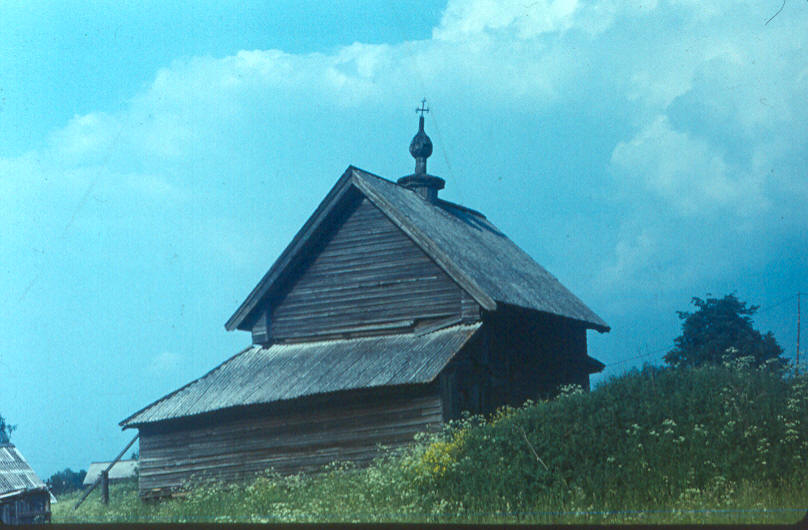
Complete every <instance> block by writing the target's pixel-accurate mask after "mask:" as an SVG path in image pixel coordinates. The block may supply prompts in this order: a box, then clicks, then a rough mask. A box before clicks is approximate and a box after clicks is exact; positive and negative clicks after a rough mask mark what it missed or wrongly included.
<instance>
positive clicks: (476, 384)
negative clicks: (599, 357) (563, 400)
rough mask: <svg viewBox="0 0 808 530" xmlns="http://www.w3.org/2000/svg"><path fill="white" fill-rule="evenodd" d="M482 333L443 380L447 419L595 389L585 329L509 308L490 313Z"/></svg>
mask: <svg viewBox="0 0 808 530" xmlns="http://www.w3.org/2000/svg"><path fill="white" fill-rule="evenodd" d="M481 331H482V332H481V333H480V334H479V335H478V337H477V338H476V340H474V341H473V342H471V343H469V344H468V345H467V346H466V348H464V350H463V352H462V354H461V355H458V356H457V357H456V358H455V359H454V360H453V361H452V363H451V364H450V365H449V366H448V367H447V368H446V369H445V370H444V373H442V374H441V384H442V387H441V389H442V393H443V394H442V396H443V401H444V418H445V419H452V418H456V417H458V416H459V415H460V413H461V411H463V410H468V411H470V412H473V413H482V414H488V413H491V412H493V411H495V410H496V409H497V408H498V407H501V406H503V405H510V406H520V405H522V403H524V402H525V400H527V399H534V400H535V399H538V398H546V397H550V396H552V395H553V394H555V393H556V392H557V390H558V388H559V387H560V386H561V385H565V384H578V385H581V386H582V387H583V388H584V389H586V390H588V389H589V374H588V373H587V372H586V367H585V362H584V361H585V359H586V358H587V355H586V328H585V327H584V326H583V325H582V324H580V323H576V322H575V321H572V320H570V319H566V318H562V317H557V316H554V315H548V314H544V313H539V312H536V311H529V310H523V309H518V308H513V307H507V306H503V307H501V308H500V309H499V310H498V311H497V312H495V313H486V315H485V317H484V325H483V329H482V330H481Z"/></svg>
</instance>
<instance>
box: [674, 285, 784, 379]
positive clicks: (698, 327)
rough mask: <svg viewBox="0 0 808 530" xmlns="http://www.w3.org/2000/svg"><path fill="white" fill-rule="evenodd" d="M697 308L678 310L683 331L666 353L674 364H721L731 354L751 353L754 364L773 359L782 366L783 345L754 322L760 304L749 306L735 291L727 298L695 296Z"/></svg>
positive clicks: (736, 356)
mask: <svg viewBox="0 0 808 530" xmlns="http://www.w3.org/2000/svg"><path fill="white" fill-rule="evenodd" d="M691 302H692V304H693V305H695V306H696V308H697V310H696V311H694V312H692V313H691V312H688V311H677V313H678V314H679V318H680V319H681V320H682V334H681V335H679V336H678V337H676V338H675V339H674V341H673V342H674V345H675V347H674V348H673V349H672V350H671V351H669V352H668V353H667V354H666V355H665V362H666V363H668V364H671V365H673V366H700V365H703V364H717V363H720V362H722V361H724V360H726V359H727V358H730V359H731V358H739V357H747V356H748V357H751V358H752V364H753V365H754V366H761V365H763V364H764V363H766V362H767V361H770V360H773V361H775V362H776V365H777V366H779V367H782V366H784V365H785V360H784V359H783V358H782V357H781V355H782V353H783V348H781V347H780V345H779V344H777V341H776V340H775V338H774V335H773V334H772V332H771V331H769V332H767V333H766V334H765V335H761V334H760V332H759V331H758V330H756V329H755V328H754V327H753V326H752V315H754V314H755V312H756V311H757V310H758V308H759V306H755V305H752V306H747V305H746V302H742V301H740V300H738V298H737V297H736V296H735V294H734V293H733V294H728V295H726V296H724V297H723V298H720V299H719V298H709V297H708V298H707V299H706V300H702V299H701V298H696V297H694V298H693V299H692V301H691Z"/></svg>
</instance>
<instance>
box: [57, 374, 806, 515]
mask: <svg viewBox="0 0 808 530" xmlns="http://www.w3.org/2000/svg"><path fill="white" fill-rule="evenodd" d="M806 458H808V378H806V376H798V377H786V378H784V377H782V376H781V375H779V374H777V373H775V372H773V371H770V370H766V369H752V368H749V367H746V366H742V365H739V364H738V363H735V364H734V365H732V366H720V367H702V368H696V369H661V368H655V367H645V368H643V370H641V371H639V370H635V371H632V372H630V373H628V374H625V375H622V376H620V377H615V378H612V379H610V380H609V381H607V382H606V383H604V384H602V385H600V386H599V387H598V388H596V389H595V390H593V391H592V392H590V393H583V392H580V391H576V390H574V389H572V390H571V389H567V390H566V391H565V392H563V393H562V395H560V396H559V397H558V398H556V399H554V400H551V401H546V402H540V403H527V404H525V405H524V406H523V407H520V408H518V409H503V410H500V411H499V412H498V413H497V414H495V415H494V416H493V417H491V418H487V419H484V418H479V417H468V418H465V419H463V420H462V421H458V422H455V423H453V424H451V425H449V426H447V428H446V429H445V430H444V432H442V433H440V434H437V435H429V436H427V435H424V436H421V437H419V438H418V439H417V440H416V442H414V443H413V444H411V445H410V446H409V447H408V448H406V449H405V450H403V451H398V452H389V451H388V452H384V453H383V454H382V456H381V457H380V458H379V459H377V460H376V461H375V462H374V463H373V464H372V465H371V466H370V467H368V468H365V469H356V468H354V467H352V466H351V465H349V464H333V465H331V466H329V467H328V468H327V469H326V470H325V471H324V472H323V473H320V474H317V475H314V476H302V475H301V476H292V477H281V476H278V475H274V474H272V473H267V474H265V475H262V476H259V477H257V478H256V479H255V480H254V481H252V482H251V483H249V484H236V485H223V484H216V483H207V484H204V485H201V486H198V487H196V488H194V489H192V490H190V491H189V493H188V495H187V497H185V498H182V499H173V500H167V501H162V502H157V503H143V502H140V501H139V500H138V497H137V487H136V484H134V483H129V484H121V485H113V486H112V487H111V491H110V495H111V499H112V501H111V503H110V505H109V506H104V505H102V504H101V503H100V502H99V500H98V497H99V495H98V494H96V493H93V494H92V495H91V498H90V499H88V500H87V501H85V504H83V505H82V506H81V507H80V508H79V510H77V511H75V512H74V511H73V509H72V507H73V504H74V503H75V500H77V499H78V496H79V493H78V492H77V493H75V494H73V495H71V496H70V497H66V498H64V499H60V501H61V502H59V503H58V504H56V505H54V508H53V520H54V522H74V521H93V522H103V521H172V522H177V521H200V520H204V521H248V522H274V521H284V522H285V521H298V522H316V521H362V522H364V521H367V522H375V521H418V522H422V521H423V522H536V523H625V522H640V523H657V522H676V523H693V522H708V523H751V522H754V523H783V522H794V521H796V520H798V519H800V518H802V517H803V515H804V514H805V512H806V510H807V509H808V492H807V491H806V488H805V485H806V484H808V481H807V480H806V479H808V469H806V462H805V459H806Z"/></svg>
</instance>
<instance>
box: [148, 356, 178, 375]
mask: <svg viewBox="0 0 808 530" xmlns="http://www.w3.org/2000/svg"><path fill="white" fill-rule="evenodd" d="M182 364H183V357H182V355H180V354H179V353H175V352H169V351H164V352H161V353H158V354H157V355H155V356H153V357H152V358H151V359H150V360H149V364H148V365H147V367H146V371H147V372H148V373H150V374H152V375H155V376H162V375H166V374H170V373H171V372H174V371H175V370H177V369H178V368H179V367H181V366H182Z"/></svg>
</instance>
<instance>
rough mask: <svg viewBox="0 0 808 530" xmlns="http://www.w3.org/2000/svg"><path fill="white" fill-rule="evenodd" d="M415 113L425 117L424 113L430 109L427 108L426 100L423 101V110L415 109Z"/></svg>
mask: <svg viewBox="0 0 808 530" xmlns="http://www.w3.org/2000/svg"><path fill="white" fill-rule="evenodd" d="M415 112H420V113H421V117H422V118H423V117H424V112H429V107H427V106H426V98H424V99H422V100H421V108H419V109H415Z"/></svg>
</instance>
